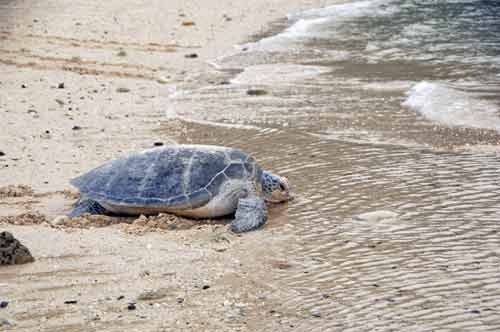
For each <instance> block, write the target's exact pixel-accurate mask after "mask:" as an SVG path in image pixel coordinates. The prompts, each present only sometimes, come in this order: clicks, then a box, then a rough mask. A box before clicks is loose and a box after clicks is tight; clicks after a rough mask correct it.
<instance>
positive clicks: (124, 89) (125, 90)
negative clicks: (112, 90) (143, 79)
mask: <svg viewBox="0 0 500 332" xmlns="http://www.w3.org/2000/svg"><path fill="white" fill-rule="evenodd" d="M116 92H118V93H127V92H130V89H129V88H123V87H121V88H118V89H116Z"/></svg>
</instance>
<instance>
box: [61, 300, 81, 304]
mask: <svg viewBox="0 0 500 332" xmlns="http://www.w3.org/2000/svg"><path fill="white" fill-rule="evenodd" d="M77 303H78V301H77V300H67V301H64V304H77Z"/></svg>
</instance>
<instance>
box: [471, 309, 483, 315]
mask: <svg viewBox="0 0 500 332" xmlns="http://www.w3.org/2000/svg"><path fill="white" fill-rule="evenodd" d="M469 312H470V313H471V314H480V313H481V311H479V310H477V309H472V310H471V311H469Z"/></svg>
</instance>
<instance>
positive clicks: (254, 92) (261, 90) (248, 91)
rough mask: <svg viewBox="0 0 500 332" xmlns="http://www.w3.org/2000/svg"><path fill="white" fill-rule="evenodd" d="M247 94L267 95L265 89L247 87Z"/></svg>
mask: <svg viewBox="0 0 500 332" xmlns="http://www.w3.org/2000/svg"><path fill="white" fill-rule="evenodd" d="M247 95H249V96H264V95H267V91H266V90H263V89H248V90H247Z"/></svg>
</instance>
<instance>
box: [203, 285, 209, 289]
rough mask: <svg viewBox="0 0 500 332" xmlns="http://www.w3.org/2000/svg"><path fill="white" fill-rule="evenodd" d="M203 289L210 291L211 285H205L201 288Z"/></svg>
mask: <svg viewBox="0 0 500 332" xmlns="http://www.w3.org/2000/svg"><path fill="white" fill-rule="evenodd" d="M201 288H202V289H209V288H210V286H209V285H203V287H201Z"/></svg>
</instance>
